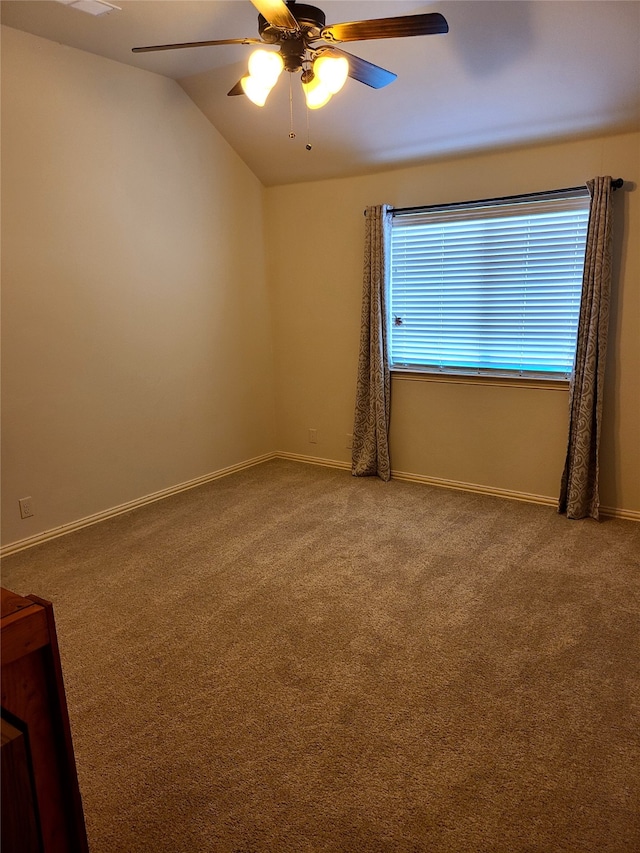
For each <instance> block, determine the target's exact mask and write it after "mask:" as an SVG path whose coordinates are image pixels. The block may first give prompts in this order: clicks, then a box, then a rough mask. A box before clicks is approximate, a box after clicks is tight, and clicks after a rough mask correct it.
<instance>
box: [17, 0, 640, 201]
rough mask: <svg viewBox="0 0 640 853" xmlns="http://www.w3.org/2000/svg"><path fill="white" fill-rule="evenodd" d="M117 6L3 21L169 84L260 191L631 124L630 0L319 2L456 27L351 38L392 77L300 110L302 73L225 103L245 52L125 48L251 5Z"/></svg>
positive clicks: (639, 72)
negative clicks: (261, 101) (252, 97)
mask: <svg viewBox="0 0 640 853" xmlns="http://www.w3.org/2000/svg"><path fill="white" fill-rule="evenodd" d="M113 2H114V4H115V5H117V6H118V7H120V9H119V11H113V12H111V13H110V14H107V15H104V16H100V17H94V16H92V15H88V14H84V13H82V12H80V11H79V10H78V9H75V8H72V7H69V6H65V5H63V4H62V3H59V2H53V0H46V2H45V0H42V1H41V0H4V2H2V4H1V7H2V23H3V24H6V25H7V26H11V27H15V28H17V29H20V30H25V31H27V32H30V33H33V34H35V35H38V36H42V37H44V38H48V39H52V40H54V41H57V42H61V43H63V44H66V45H69V46H71V47H75V48H79V49H82V50H85V51H89V52H92V53H96V54H99V55H101V56H105V57H108V58H110V59H113V60H116V61H118V62H124V63H127V64H129V65H133V66H136V67H138V68H142V69H146V70H148V71H152V72H155V73H157V74H162V75H165V76H167V77H171V78H173V79H175V80H177V81H178V82H179V84H180V85H181V86H182V88H183V89H184V90H185V92H187V94H188V95H189V96H190V97H191V98H192V99H193V101H194V102H195V103H196V104H197V105H198V107H199V108H200V109H201V110H202V112H203V113H204V114H205V115H206V116H207V118H208V119H209V120H210V121H211V123H212V124H213V125H214V126H215V127H216V128H217V130H218V131H219V132H220V133H221V134H222V135H223V136H224V137H225V139H226V140H227V141H228V142H229V144H230V145H231V146H232V147H233V148H234V149H235V150H236V151H237V153H238V154H239V155H240V156H241V157H242V158H243V160H244V161H245V162H246V163H247V164H248V166H249V167H250V168H251V169H252V170H253V172H254V173H255V174H256V175H257V176H258V177H259V178H260V180H261V181H262V182H263V183H264V184H265V185H267V186H269V185H274V184H285V183H292V182H297V181H309V180H319V179H325V178H331V177H340V176H344V175H354V174H359V173H365V172H370V171H375V170H377V169H387V168H392V167H396V166H402V165H411V164H415V163H418V162H424V161H425V160H427V159H431V158H439V157H445V156H451V155H455V154H464V153H467V152H473V151H479V150H486V149H489V148H491V149H495V148H500V147H511V146H517V145H526V144H532V143H536V144H538V143H544V142H551V141H558V140H562V139H569V138H576V137H580V136H589V135H594V134H602V133H609V132H617V131H626V130H637V129H638V128H639V127H640V3H639V2H635V0H631V1H628V0H623V2H616V0H611V1H610V2H591V0H586V2H582V0H573V2H554V0H545V1H544V2H541V0H535V1H534V2H530V0H515V2H507V1H506V0H501V2H494V0H442V2H426V3H419V2H409V1H408V0H390V2H388V0H340V2H336V0H312V2H313V5H317V6H319V7H320V8H321V9H322V10H323V11H324V12H325V14H326V19H327V23H338V22H342V21H353V20H361V19H369V18H383V17H388V16H396V15H410V14H417V13H422V12H440V13H442V14H443V15H444V16H445V18H446V19H447V21H448V23H449V28H450V30H449V33H448V34H446V35H437V36H419V37H414V38H405V39H385V40H376V41H363V42H357V43H352V44H349V45H348V46H346V47H347V49H348V50H349V51H350V52H352V53H354V54H356V55H358V56H360V57H362V58H363V59H366V60H368V61H370V62H374V63H375V64H376V65H381V66H383V67H384V68H388V69H390V70H391V71H394V72H395V73H397V74H398V79H397V80H395V81H394V82H393V83H392V84H391V85H389V86H387V87H386V88H384V89H379V90H375V89H371V88H369V87H368V86H365V85H363V84H361V83H358V82H356V81H355V80H348V82H347V84H346V86H345V88H344V89H343V90H342V91H341V92H340V93H339V94H338V95H336V96H335V97H334V98H333V99H332V100H331V101H330V103H329V104H328V105H327V106H326V107H323V108H322V109H320V110H317V111H313V112H309V113H307V110H306V108H305V106H304V101H303V97H302V90H301V86H300V80H299V76H298V75H296V76H294V75H287V74H284V75H282V77H281V78H280V80H279V81H278V84H277V86H276V87H275V88H274V90H273V91H272V93H271V95H270V96H269V99H268V101H267V104H266V106H265V107H263V108H260V107H257V106H255V105H254V104H253V103H251V102H250V101H249V100H248V99H247V98H246V97H244V96H242V97H227V92H228V91H229V89H231V87H232V86H233V85H234V84H235V83H236V82H237V81H238V80H239V78H240V77H241V76H242V75H243V74H244V73H246V64H247V60H248V57H249V54H250V52H251V49H252V48H251V47H248V46H244V45H225V46H218V47H199V48H195V49H191V50H176V51H163V52H160V53H143V54H133V53H132V52H131V48H132V47H134V46H138V45H149V44H163V43H174V42H183V41H184V42H186V41H200V40H205V39H226V38H243V37H250V38H256V37H257V17H258V14H257V11H256V9H255V7H254V6H253V5H252V3H251V2H249V0H230V2H229V0H195V2H191V0H113ZM290 80H291V84H292V85H291V86H290V85H289V81H290ZM292 132H293V133H295V138H293V139H291V138H290V133H292ZM307 144H310V145H311V150H310V151H309V150H307V148H306V145H307Z"/></svg>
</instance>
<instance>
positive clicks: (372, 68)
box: [321, 47, 398, 89]
mask: <svg viewBox="0 0 640 853" xmlns="http://www.w3.org/2000/svg"><path fill="white" fill-rule="evenodd" d="M321 53H323V54H325V55H327V56H344V58H345V59H346V60H347V62H348V63H349V77H352V78H353V79H354V80H357V81H358V82H359V83H364V84H365V85H366V86H371V88H372V89H383V88H384V87H385V86H388V85H389V83H393V81H394V80H395V79H396V77H397V76H398V75H397V74H394V73H393V71H387V69H386V68H381V67H380V66H379V65H374V64H373V63H372V62H367V60H366V59H361V58H360V57H359V56H354V55H353V54H352V53H347V51H346V50H340V49H339V48H337V47H331V48H329V49H328V50H323V51H321Z"/></svg>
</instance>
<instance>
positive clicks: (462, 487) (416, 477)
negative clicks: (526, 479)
mask: <svg viewBox="0 0 640 853" xmlns="http://www.w3.org/2000/svg"><path fill="white" fill-rule="evenodd" d="M275 456H276V457H277V458H278V459H291V460H292V461H293V462H304V463H306V464H308V465H322V466H324V467H325V468H341V469H343V470H346V471H350V470H351V463H350V462H339V461H337V460H335V459H321V458H318V457H317V456H304V455H302V454H300V453H285V452H283V451H278V452H277V453H276V454H275ZM391 476H392V478H393V479H394V480H404V481H405V482H407V483H422V484H423V485H425V486H436V487H437V488H441V489H454V490H455V491H458V492H472V493H473V494H476V495H490V496H492V497H495V498H505V499H507V500H511V501H524V502H525V503H533V504H540V505H542V506H553V507H555V506H557V504H558V497H557V496H556V497H552V496H550V495H535V494H531V493H529V492H517V491H513V490H512V489H498V488H495V487H493V486H481V485H478V484H476V483H464V482H461V481H460V480H444V479H441V478H439V477H427V476H425V475H423V474H411V473H409V472H407V471H394V470H392V471H391ZM600 515H602V516H606V517H608V518H623V519H626V520H627V521H640V512H637V511H636V510H626V509H616V508H615V507H606V506H601V507H600Z"/></svg>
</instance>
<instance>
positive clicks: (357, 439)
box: [351, 204, 391, 480]
mask: <svg viewBox="0 0 640 853" xmlns="http://www.w3.org/2000/svg"><path fill="white" fill-rule="evenodd" d="M365 213H366V236H365V249H364V280H363V289H362V324H361V328H360V355H359V360H358V382H357V388H356V413H355V420H354V425H353V450H352V454H351V473H352V474H353V476H354V477H370V476H375V475H377V476H378V477H380V479H382V480H389V479H391V465H390V462H389V418H390V409H389V398H390V393H391V381H390V376H389V365H388V361H387V327H386V321H385V299H386V293H387V278H388V263H387V259H388V257H389V235H390V229H391V208H390V207H389V206H388V205H386V204H385V205H378V206H377V207H368V208H367V210H366V212H365Z"/></svg>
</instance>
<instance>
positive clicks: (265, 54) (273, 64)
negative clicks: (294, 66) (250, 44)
mask: <svg viewBox="0 0 640 853" xmlns="http://www.w3.org/2000/svg"><path fill="white" fill-rule="evenodd" d="M283 68H284V62H283V61H282V57H281V56H280V54H279V53H274V52H273V51H271V50H254V51H253V53H252V54H251V56H250V57H249V74H250V75H251V77H255V79H256V80H259V81H260V83H261V84H262V85H263V86H268V87H269V89H272V88H273V86H275V84H276V80H277V79H278V77H279V76H280V74H281V72H282V69H283Z"/></svg>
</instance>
